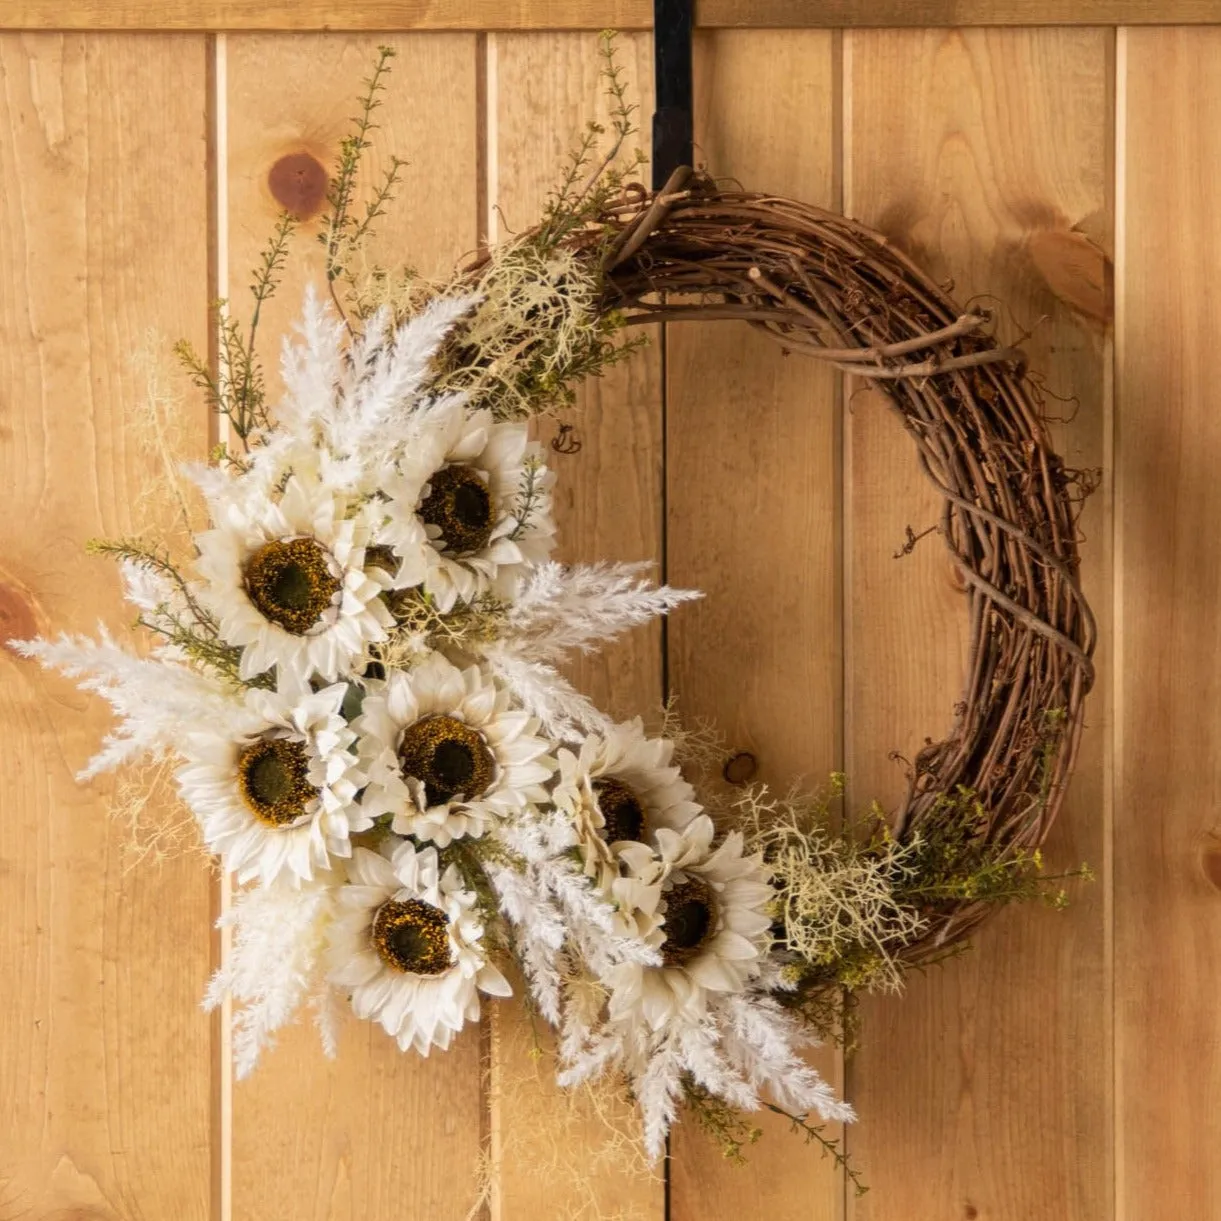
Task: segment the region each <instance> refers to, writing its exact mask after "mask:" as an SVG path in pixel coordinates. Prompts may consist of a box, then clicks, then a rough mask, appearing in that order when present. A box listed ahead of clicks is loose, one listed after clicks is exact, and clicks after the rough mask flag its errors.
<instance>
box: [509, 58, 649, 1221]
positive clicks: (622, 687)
mask: <svg viewBox="0 0 1221 1221" xmlns="http://www.w3.org/2000/svg"><path fill="white" fill-rule="evenodd" d="M488 54H489V61H488V102H489V108H490V120H489V133H490V138H489V148H488V164H489V188H488V194H489V199H490V201H491V202H492V203H493V204H494V205H496V206H497V208H498V211H497V213H496V214H495V216H494V217H493V220H492V226H491V228H492V232H493V234H497V233H498V234H499V235H501V236H503V234H504V232H505V230H506V228H507V230H509V231H518V230H520V229H523V228H526V227H528V226H529V225H530V224H532V223H533V222H534V221H535V220H537V218H538V216H539V214H540V209H541V207H542V204H543V201H544V199H545V197H546V193H547V191H548V189H549V188H550V187H551V186H552V185H553V183H554V182H555V179H556V177H557V175H558V172H559V170H560V168H561V166H562V164H563V161H564V158H565V156H566V154H567V153H568V151H569V150H570V149H571V148H572V147H573V146H574V144H575V142H576V140H577V138H578V137H579V136H580V134H581V131H582V129H583V127H584V125H585V123H586V121H587V120H589V119H590V118H591V117H593V118H599V119H601V120H602V121H603V122H605V121H606V118H607V106H606V99H605V97H604V96H603V90H604V82H603V81H602V80H601V79H600V76H599V70H600V61H599V58H598V48H597V42H596V40H595V39H594V38H593V37H592V36H591V35H588V34H528V35H519V34H504V35H501V34H497V35H493V36H489V38H488ZM617 58H618V60H619V62H620V64H621V65H622V67H623V69H624V80H625V81H626V82H627V83H628V86H629V89H630V91H631V97H632V99H633V100H634V101H638V102H639V103H640V107H641V113H643V114H645V115H648V114H650V113H651V112H652V107H653V102H652V89H651V85H650V81H651V72H652V40H651V38H649V37H648V36H639V35H624V36H622V37H621V38H620V40H619V43H618V55H617ZM645 178H646V181H647V170H646V171H645ZM654 338H656V336H654ZM661 395H662V390H661V362H660V356H659V352H658V348H657V346H656V344H652V345H651V346H650V347H648V348H646V349H644V350H643V351H642V352H639V353H637V354H636V355H635V356H633V357H632V359H631V360H629V361H628V362H626V363H625V364H623V365H620V366H618V367H617V368H615V369H612V370H611V371H610V373H609V374H608V375H607V376H606V377H605V378H604V379H602V380H601V381H593V382H589V383H587V384H586V385H585V386H584V387H583V388H582V390H581V394H580V402H579V405H578V407H577V409H576V411H575V412H574V414H573V415H572V423H573V424H574V425H575V427H576V436H577V438H578V440H579V441H580V444H581V448H580V451H579V452H578V453H576V454H573V455H562V454H557V453H555V452H554V451H551V450H548V451H547V453H548V460H549V462H551V463H552V464H553V465H554V468H555V470H556V474H557V477H558V483H557V487H556V520H557V523H558V527H559V539H560V548H559V552H558V558H560V559H562V560H567V561H571V562H592V561H595V560H657V561H659V560H660V558H661V554H662V541H661V531H662V491H661V488H662V484H661V479H662V441H661V419H662V409H661ZM551 435H553V433H552V432H550V431H546V430H545V431H544V439H546V438H547V437H549V436H551ZM660 641H661V636H660V631H659V630H658V629H657V627H656V626H654V627H652V628H649V629H647V630H637V631H635V632H633V633H630V634H629V635H628V636H626V637H624V638H623V639H622V640H621V641H618V642H616V643H615V644H614V645H613V646H611V647H609V648H607V649H606V650H605V651H603V652H602V653H600V654H597V655H594V656H592V657H589V658H585V659H582V660H581V661H580V662H579V663H578V664H577V665H575V666H573V667H572V669H571V671H570V674H571V677H572V678H573V681H574V682H575V683H576V684H577V685H578V687H580V688H581V689H582V690H583V691H585V692H586V693H587V694H589V695H590V696H591V698H592V699H593V700H594V701H595V702H596V703H597V704H598V705H599V707H601V708H603V709H605V710H606V711H607V712H608V713H610V714H611V715H612V716H616V717H629V716H636V715H640V714H645V715H648V714H649V713H650V712H653V711H655V710H659V709H660V707H661V701H662V691H661V675H662V669H661V643H660ZM495 1023H496V1030H495V1036H496V1043H495V1046H496V1054H495V1057H494V1061H493V1076H492V1103H493V1124H494V1132H495V1133H496V1158H497V1161H496V1166H497V1187H498V1190H497V1196H496V1199H495V1201H494V1205H495V1206H494V1209H493V1217H494V1219H495V1221H541V1219H542V1218H552V1217H554V1218H557V1221H558V1219H559V1218H565V1219H567V1218H569V1217H574V1218H575V1217H590V1218H593V1217H600V1216H617V1217H622V1218H624V1219H625V1221H627V1219H628V1218H632V1219H639V1221H662V1217H663V1216H664V1189H663V1183H662V1181H661V1179H660V1177H659V1175H658V1174H656V1173H650V1172H648V1171H647V1170H646V1169H645V1168H644V1167H642V1166H639V1165H636V1166H632V1165H630V1164H626V1165H621V1164H620V1159H618V1158H616V1157H614V1156H613V1155H612V1149H611V1145H610V1142H609V1140H608V1136H607V1133H606V1130H605V1129H603V1128H602V1127H600V1125H599V1124H598V1122H597V1120H596V1119H595V1118H594V1117H593V1115H592V1113H591V1110H590V1108H589V1107H588V1106H587V1105H585V1104H583V1103H582V1102H581V1101H580V1100H579V1099H577V1100H575V1101H565V1100H563V1099H561V1097H560V1095H559V1093H558V1091H557V1090H556V1089H555V1087H554V1085H550V1084H548V1083H547V1080H546V1074H545V1073H539V1072H538V1071H537V1070H536V1068H535V1067H534V1064H533V1062H532V1061H531V1059H530V1056H529V1049H530V1047H531V1045H532V1038H531V1036H530V1030H529V1024H528V1021H527V1019H526V1018H525V1017H524V1015H523V1014H522V1012H521V1010H520V1008H518V1007H517V1006H515V1005H512V1004H506V1005H501V1006H499V1007H498V1009H497V1010H496V1013H495ZM542 1063H543V1065H545V1066H547V1067H548V1070H549V1068H550V1062H549V1061H546V1060H544V1061H543V1062H542ZM557 1138H558V1139H559V1140H561V1141H564V1140H566V1141H567V1142H568V1150H567V1153H566V1154H565V1155H563V1156H561V1157H560V1158H558V1159H557V1158H556V1156H555V1155H554V1154H553V1152H552V1145H553V1142H555V1141H556V1140H557Z"/></svg>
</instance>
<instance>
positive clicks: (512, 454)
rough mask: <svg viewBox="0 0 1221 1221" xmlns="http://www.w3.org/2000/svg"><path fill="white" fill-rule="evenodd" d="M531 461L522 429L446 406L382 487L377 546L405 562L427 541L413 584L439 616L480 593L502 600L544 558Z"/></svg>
mask: <svg viewBox="0 0 1221 1221" xmlns="http://www.w3.org/2000/svg"><path fill="white" fill-rule="evenodd" d="M540 454H541V450H540V449H539V447H538V445H537V444H535V443H533V442H531V441H530V440H529V437H528V434H527V428H526V425H525V424H521V423H499V424H498V423H496V422H495V420H494V419H493V417H492V413H491V412H490V411H488V410H486V409H485V410H472V409H471V408H469V407H466V406H464V405H463V404H462V403H461V402H457V401H455V402H453V403H451V404H450V405H449V407H448V410H446V411H445V412H444V413H440V412H438V413H437V414H436V416H435V423H434V426H433V430H432V434H431V436H430V439H429V443H428V444H427V445H422V446H420V447H419V448H418V449H417V450H416V451H415V452H414V454H410V455H408V456H407V458H405V459H404V460H403V462H402V463H401V464H400V467H399V470H398V473H397V474H396V475H395V476H393V477H391V478H388V479H387V480H386V482H385V488H384V491H385V495H386V497H387V499H386V501H385V503H384V506H383V507H384V508H385V511H386V520H385V522H384V524H383V525H382V526H381V527H380V529H379V531H378V541H379V542H384V543H385V544H387V545H389V546H390V547H391V548H392V549H393V551H394V553H395V555H396V556H398V557H399V558H400V560H402V561H404V562H406V563H408V564H410V563H411V562H412V557H414V556H416V555H417V554H418V551H419V547H420V542H421V539H424V540H426V541H427V544H428V546H427V552H426V557H425V558H426V561H427V564H426V571H425V573H424V577H423V585H424V589H425V591H426V592H427V593H428V594H429V595H430V596H431V597H432V598H433V599H434V600H435V602H436V604H437V606H438V607H439V608H440V610H442V611H449V610H451V609H452V608H453V606H454V603H455V602H457V601H458V600H459V599H461V600H462V601H464V602H470V601H472V600H473V599H474V598H475V597H476V596H478V595H479V594H482V593H494V594H497V595H499V596H501V597H505V598H511V597H512V594H513V591H514V589H515V588H516V586H517V582H518V579H519V577H520V576H521V575H522V573H523V572H524V570H525V568H526V567H527V566H528V565H531V564H537V563H541V562H543V561H544V560H546V559H547V557H548V556H549V555H550V553H551V548H552V546H553V545H554V541H555V523H554V521H553V519H552V515H551V485H552V482H553V477H552V474H551V472H550V471H548V470H547V468H546V466H545V465H544V464H543V463H542V460H541V458H540Z"/></svg>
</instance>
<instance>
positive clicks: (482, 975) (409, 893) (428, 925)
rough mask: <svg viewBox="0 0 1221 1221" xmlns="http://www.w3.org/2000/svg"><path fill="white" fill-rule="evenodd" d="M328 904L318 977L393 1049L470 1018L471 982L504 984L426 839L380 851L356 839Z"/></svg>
mask: <svg viewBox="0 0 1221 1221" xmlns="http://www.w3.org/2000/svg"><path fill="white" fill-rule="evenodd" d="M334 910H335V916H334V919H333V920H332V922H331V924H330V927H329V929H328V947H327V965H328V975H327V978H328V980H329V981H330V983H332V984H333V985H335V986H336V987H339V988H346V989H349V990H350V993H351V1000H352V1008H353V1009H354V1010H355V1012H356V1015H357V1017H360V1018H365V1019H370V1020H374V1021H377V1022H379V1023H380V1024H381V1026H382V1029H383V1030H385V1031H386V1033H387V1034H389V1035H391V1036H393V1037H394V1038H395V1039H397V1040H398V1045H399V1047H400V1048H401V1049H402V1050H403V1051H406V1050H407V1049H408V1048H414V1049H415V1050H416V1051H418V1052H419V1053H420V1055H422V1056H426V1055H428V1052H429V1049H430V1048H433V1047H440V1048H441V1049H442V1050H444V1049H445V1048H447V1047H448V1046H449V1043H450V1040H451V1039H452V1038H453V1036H454V1035H455V1034H457V1033H458V1031H460V1030H461V1029H462V1027H463V1026H464V1025H465V1024H466V1023H467V1022H474V1021H477V1020H478V1018H479V993H480V992H486V993H487V994H488V995H490V996H509V995H511V994H512V989H511V988H510V987H509V984H508V981H507V980H506V979H505V977H504V976H503V975H502V974H501V973H500V971H498V970H497V969H496V967H495V966H494V965H493V964H492V963H491V962H489V961H488V957H487V953H486V950H485V948H484V945H483V925H482V923H481V922H480V918H479V913H478V912H477V910H476V908H475V894H474V892H473V891H470V890H466V889H464V888H463V885H462V877H461V875H460V874H459V872H458V870H457V868H456V867H455V866H453V865H451V866H450V867H449V868H448V869H446V870H445V872H444V873H441V872H440V865H439V862H438V860H437V851H436V849H435V848H432V847H426V848H420V849H417V848H416V847H415V845H414V844H412V843H411V841H410V840H403V841H402V842H401V843H400V844H399V845H398V847H397V848H396V849H395V850H394V854H393V856H392V857H391V859H389V860H387V859H386V858H385V857H384V856H379V855H378V854H377V853H375V852H370V851H368V850H367V849H365V848H358V849H356V851H355V853H354V854H353V857H352V860H351V862H350V864H349V865H348V882H347V884H346V885H344V886H341V887H339V889H338V890H337V892H336V894H335V908H334Z"/></svg>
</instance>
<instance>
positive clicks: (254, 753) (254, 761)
mask: <svg viewBox="0 0 1221 1221" xmlns="http://www.w3.org/2000/svg"><path fill="white" fill-rule="evenodd" d="M237 775H238V788H239V789H240V790H241V794H242V800H243V801H245V803H246V808H247V809H248V810H250V812H251V813H252V814H253V815H254V816H255V818H257V819H258V820H259V821H260V822H262V823H266V824H267V825H268V826H269V827H287V826H291V825H292V824H293V823H294V822H296V820H297V819H298V818H300V817H301V815H302V814H304V813H305V809H306V806H307V805H308V804H309V803H310V802H311V801H313V799H314V798H315V797H317V796H318V790H317V789H316V788H314V786H313V785H312V784H310V782H309V758H308V756H307V755H306V753H305V747H304V745H303V744H302V743H300V742H290V741H287V740H286V739H284V738H261V739H260V740H259V741H257V742H254V743H252V744H251V745H249V746H247V747H245V748H244V749H243V750H242V753H241V754H240V755H239V756H238V763H237Z"/></svg>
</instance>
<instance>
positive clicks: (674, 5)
mask: <svg viewBox="0 0 1221 1221" xmlns="http://www.w3.org/2000/svg"><path fill="white" fill-rule="evenodd" d="M691 4H692V0H653V76H654V87H655V89H656V91H657V102H656V106H657V108H656V110H654V112H653V189H654V190H655V191H659V190H660V189H661V188H662V187H663V186H665V184H666V180H667V179H668V178H669V177H670V175H671V174H672V173H673V172H674V171H675V170H676V169H678V167H679V166H680V165H690V164H691V163H692V160H693V158H694V156H695V152H694V149H693V148H692V139H693V131H694V120H693V117H692V113H691V93H692V89H691Z"/></svg>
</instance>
